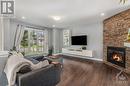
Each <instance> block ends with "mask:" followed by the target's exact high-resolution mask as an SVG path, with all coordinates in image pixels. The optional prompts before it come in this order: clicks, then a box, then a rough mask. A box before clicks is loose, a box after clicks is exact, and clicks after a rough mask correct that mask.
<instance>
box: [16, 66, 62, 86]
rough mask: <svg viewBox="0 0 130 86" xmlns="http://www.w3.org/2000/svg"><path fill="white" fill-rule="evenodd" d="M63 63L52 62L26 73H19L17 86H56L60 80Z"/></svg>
mask: <svg viewBox="0 0 130 86" xmlns="http://www.w3.org/2000/svg"><path fill="white" fill-rule="evenodd" d="M60 74H61V65H60V64H57V65H54V64H50V65H49V66H47V67H43V68H41V69H38V70H34V71H30V72H27V73H24V74H21V73H18V76H17V81H16V82H17V86H56V84H58V82H59V81H60Z"/></svg>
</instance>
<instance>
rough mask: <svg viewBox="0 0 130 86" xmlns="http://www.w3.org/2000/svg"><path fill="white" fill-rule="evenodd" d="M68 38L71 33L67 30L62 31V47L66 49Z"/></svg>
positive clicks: (68, 44) (68, 42)
mask: <svg viewBox="0 0 130 86" xmlns="http://www.w3.org/2000/svg"><path fill="white" fill-rule="evenodd" d="M70 37H71V31H70V30H69V29H65V30H63V46H64V47H68V46H70V41H71V40H70Z"/></svg>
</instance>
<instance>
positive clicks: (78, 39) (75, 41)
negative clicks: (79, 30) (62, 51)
mask: <svg viewBox="0 0 130 86" xmlns="http://www.w3.org/2000/svg"><path fill="white" fill-rule="evenodd" d="M71 44H72V45H87V36H86V35H82V36H72V37H71Z"/></svg>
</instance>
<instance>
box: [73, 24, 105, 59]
mask: <svg viewBox="0 0 130 86" xmlns="http://www.w3.org/2000/svg"><path fill="white" fill-rule="evenodd" d="M71 30H72V35H73V36H74V35H84V34H85V35H87V39H88V40H87V41H88V45H87V49H88V50H94V58H98V59H103V24H102V23H101V22H98V23H95V24H90V25H80V26H75V27H72V28H71Z"/></svg>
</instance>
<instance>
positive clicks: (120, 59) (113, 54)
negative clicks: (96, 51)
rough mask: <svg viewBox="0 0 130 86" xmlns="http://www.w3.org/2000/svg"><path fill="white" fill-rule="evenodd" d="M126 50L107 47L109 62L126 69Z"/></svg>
mask: <svg viewBox="0 0 130 86" xmlns="http://www.w3.org/2000/svg"><path fill="white" fill-rule="evenodd" d="M125 60H126V59H125V48H122V47H110V46H109V47H107V61H108V62H110V63H112V64H115V65H118V66H120V67H123V68H125Z"/></svg>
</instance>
